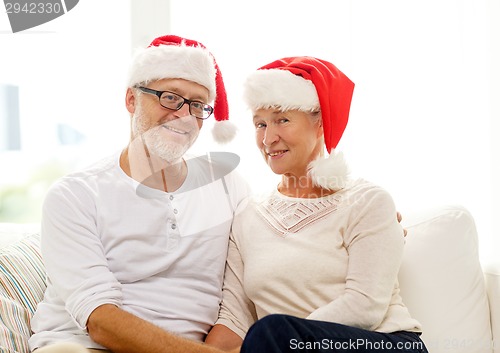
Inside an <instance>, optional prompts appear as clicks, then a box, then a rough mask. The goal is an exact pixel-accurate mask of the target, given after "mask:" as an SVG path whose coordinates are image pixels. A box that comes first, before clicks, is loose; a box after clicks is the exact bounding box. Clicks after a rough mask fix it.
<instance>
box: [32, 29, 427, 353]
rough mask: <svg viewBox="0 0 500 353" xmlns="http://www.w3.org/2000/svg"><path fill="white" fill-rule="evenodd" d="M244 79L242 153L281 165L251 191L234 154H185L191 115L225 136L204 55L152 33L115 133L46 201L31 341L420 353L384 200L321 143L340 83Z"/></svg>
mask: <svg viewBox="0 0 500 353" xmlns="http://www.w3.org/2000/svg"><path fill="white" fill-rule="evenodd" d="M244 88H245V90H244V92H245V93H244V99H245V102H246V104H247V105H248V107H249V108H250V110H251V113H252V114H251V115H252V116H249V117H248V119H252V120H253V127H254V129H255V143H256V145H257V148H258V149H259V151H260V153H261V154H262V157H263V158H264V160H265V161H266V163H267V165H268V167H269V168H271V170H272V171H273V172H274V173H276V174H279V175H281V176H282V178H281V181H280V182H279V184H278V185H270V192H269V193H268V194H266V195H265V196H263V195H259V196H257V195H251V192H250V190H249V187H248V186H247V184H246V183H245V181H244V180H243V179H242V178H241V177H240V176H239V175H238V171H237V169H236V168H234V167H235V166H236V164H237V162H235V160H237V159H235V158H234V155H233V156H231V155H230V154H229V153H228V154H224V153H222V154H207V156H205V157H206V158H205V157H204V158H201V157H198V158H187V157H186V155H185V153H186V151H187V149H188V148H189V147H191V145H192V144H193V143H194V141H195V140H196V138H197V136H198V133H199V131H200V129H201V128H202V125H203V122H204V120H205V119H208V118H211V117H213V118H215V120H216V122H215V125H214V130H213V133H214V137H215V139H216V140H217V141H219V142H225V141H228V140H230V139H231V138H232V136H233V135H234V132H235V129H234V126H233V125H232V123H231V122H229V120H228V103H227V97H226V92H225V88H224V82H223V79H222V75H221V70H220V69H219V67H218V65H217V63H216V61H215V59H214V57H213V56H212V54H211V53H210V52H209V50H208V49H207V48H205V46H204V45H203V44H201V43H199V42H197V41H194V40H190V39H186V38H181V37H178V36H174V35H166V36H162V37H159V38H156V39H154V40H153V41H152V43H151V44H150V45H149V46H148V47H147V48H143V49H141V50H139V51H138V52H137V53H136V55H135V56H134V57H133V59H132V63H131V66H130V72H129V75H128V88H127V91H126V95H125V105H126V108H127V110H128V112H129V113H130V126H131V134H130V142H129V143H128V145H127V146H126V147H125V148H124V149H123V150H121V151H119V152H117V153H116V154H115V155H112V156H110V157H109V158H107V159H105V160H102V161H100V162H98V163H96V164H94V165H93V166H91V167H89V168H87V169H85V170H82V171H79V172H75V173H72V174H70V175H67V176H65V177H63V178H61V179H60V180H59V181H58V182H56V183H55V184H54V185H53V186H52V187H51V189H50V190H49V192H48V194H47V196H46V200H45V202H44V206H43V217H42V255H43V258H44V262H45V265H46V269H47V282H48V286H47V290H46V293H45V296H44V299H43V301H42V302H41V303H40V304H39V305H38V307H37V310H36V313H35V315H34V316H33V318H32V320H31V326H32V331H33V335H32V337H31V338H30V341H29V343H30V348H31V350H32V351H36V352H37V353H55V352H64V353H76V352H83V353H85V352H101V353H105V352H113V353H128V352H130V353H132V352H133V353H161V352H165V353H167V352H168V353H175V352H193V353H196V352H206V353H211V352H214V353H215V352H223V351H230V352H255V353H257V352H265V353H273V352H292V351H301V352H350V351H357V352H375V351H377V352H381V349H380V348H381V347H384V350H382V351H386V352H403V350H402V349H401V348H400V347H402V346H404V347H406V348H407V347H409V346H411V347H413V350H404V352H415V353H417V352H418V353H422V352H427V350H426V348H425V346H424V344H423V342H422V341H421V340H420V338H419V336H420V334H421V326H420V324H419V323H418V322H417V321H416V320H415V319H413V318H412V317H411V315H410V314H409V312H408V310H407V308H406V307H405V305H404V304H403V301H402V299H401V297H400V295H399V290H398V282H397V274H398V269H399V265H400V261H401V257H402V251H403V245H404V230H403V229H402V227H401V226H400V224H399V222H398V219H397V217H396V214H397V212H396V208H395V206H394V203H393V200H392V198H391V196H390V195H389V194H388V193H387V192H386V191H385V190H384V189H382V188H380V187H378V186H376V185H374V184H372V183H370V182H368V181H365V180H352V179H350V178H349V176H348V168H347V165H346V163H345V161H344V159H343V157H342V155H341V154H340V153H337V152H336V151H335V148H336V146H337V144H338V143H339V140H340V138H341V136H342V134H343V132H344V129H345V127H346V124H347V121H348V116H349V109H350V104H351V97H352V93H353V89H354V84H353V83H352V82H351V81H350V79H349V78H348V77H347V76H346V75H344V74H343V73H342V72H341V71H340V70H339V69H337V67H336V66H334V65H333V64H332V63H330V62H328V61H325V60H321V59H318V58H313V57H288V58H282V59H279V60H276V61H274V62H272V63H269V64H267V65H265V66H262V67H260V68H259V69H257V70H256V71H255V72H254V73H252V74H251V75H250V76H249V77H248V79H247V80H246V82H245V87H244ZM325 342H328V343H329V344H324V343H325ZM353 342H357V343H358V344H357V345H356V346H354V345H353ZM360 342H365V343H366V344H364V345H361V344H359V343H360ZM408 343H411V344H410V345H409V344H408ZM381 344H382V346H381Z"/></svg>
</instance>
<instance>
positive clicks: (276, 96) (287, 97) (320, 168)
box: [243, 56, 354, 190]
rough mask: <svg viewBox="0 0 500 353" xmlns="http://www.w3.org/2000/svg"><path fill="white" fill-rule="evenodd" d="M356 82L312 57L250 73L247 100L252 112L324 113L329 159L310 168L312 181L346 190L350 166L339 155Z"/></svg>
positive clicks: (275, 63) (292, 59)
mask: <svg viewBox="0 0 500 353" xmlns="http://www.w3.org/2000/svg"><path fill="white" fill-rule="evenodd" d="M353 91H354V83H353V82H352V81H351V80H350V79H349V78H348V77H347V76H346V75H345V74H344V73H343V72H341V71H340V70H339V69H338V68H337V67H336V66H335V65H333V64H332V63H330V62H328V61H325V60H321V59H318V58H314V57H309V56H298V57H287V58H282V59H279V60H276V61H273V62H271V63H269V64H267V65H264V66H262V67H260V68H259V69H257V71H255V72H254V73H252V74H250V75H249V76H248V78H247V80H246V82H245V85H244V94H243V97H244V100H245V102H246V103H247V105H248V106H249V108H250V109H252V110H254V111H255V110H257V109H261V108H272V107H277V108H279V109H281V110H283V111H286V110H301V111H306V112H312V111H316V110H318V109H320V110H321V116H322V122H323V131H324V141H325V147H326V150H327V152H328V153H329V156H328V157H327V158H324V157H319V158H318V159H316V160H314V161H312V162H311V163H310V165H309V175H310V176H311V178H312V180H313V182H314V183H315V184H316V185H318V186H321V187H323V188H326V189H330V190H339V189H342V188H343V187H345V183H346V181H347V180H348V176H349V167H348V166H347V163H346V161H345V159H344V157H343V155H342V154H341V153H336V152H335V148H336V147H337V145H338V143H339V141H340V138H341V137H342V134H343V133H344V130H345V127H346V126H347V121H348V118H349V110H350V106H351V100H352V94H353Z"/></svg>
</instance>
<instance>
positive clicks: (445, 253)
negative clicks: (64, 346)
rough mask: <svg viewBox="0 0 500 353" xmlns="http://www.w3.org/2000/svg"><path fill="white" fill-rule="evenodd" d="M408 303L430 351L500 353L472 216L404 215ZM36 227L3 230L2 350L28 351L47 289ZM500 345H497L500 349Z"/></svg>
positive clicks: (447, 211) (493, 289) (489, 268)
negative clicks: (33, 322) (31, 329)
mask: <svg viewBox="0 0 500 353" xmlns="http://www.w3.org/2000/svg"><path fill="white" fill-rule="evenodd" d="M404 226H405V228H406V229H407V230H408V235H407V238H406V246H405V255H404V259H403V263H402V266H401V270H400V278H399V279H400V284H401V293H402V296H403V299H404V300H405V302H406V304H407V305H408V307H409V309H410V311H411V313H412V314H413V315H414V316H415V317H416V318H417V319H418V320H420V322H421V323H422V325H423V327H424V334H423V336H422V338H423V340H424V341H425V342H426V344H427V346H428V349H429V352H430V353H493V352H494V353H500V347H495V346H494V342H495V339H496V340H497V341H498V340H500V263H499V264H488V265H485V264H481V262H480V261H479V257H478V247H477V242H478V239H477V233H476V227H475V224H474V220H473V218H472V216H471V215H470V213H469V212H468V211H467V210H466V209H465V208H463V207H460V206H443V207H439V208H434V209H429V210H426V211H423V212H416V213H414V214H405V215H404ZM37 232H38V229H37V226H36V225H29V226H26V225H16V224H0V352H2V353H14V352H16V353H26V352H27V338H28V337H29V320H30V317H31V315H32V314H33V311H34V309H35V307H36V303H37V302H38V301H39V300H40V299H41V298H42V295H43V290H44V288H45V277H44V270H43V263H42V259H41V256H40V253H39V241H40V239H39V236H38V233H37ZM498 345H500V343H497V346H498Z"/></svg>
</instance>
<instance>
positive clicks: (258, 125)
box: [255, 123, 266, 129]
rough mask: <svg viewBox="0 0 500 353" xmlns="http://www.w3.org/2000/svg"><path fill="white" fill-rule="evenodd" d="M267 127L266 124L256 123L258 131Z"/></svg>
mask: <svg viewBox="0 0 500 353" xmlns="http://www.w3.org/2000/svg"><path fill="white" fill-rule="evenodd" d="M265 126H266V124H264V123H256V124H255V128H256V129H262V128H263V127H265Z"/></svg>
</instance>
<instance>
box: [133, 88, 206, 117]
mask: <svg viewBox="0 0 500 353" xmlns="http://www.w3.org/2000/svg"><path fill="white" fill-rule="evenodd" d="M134 87H135V88H137V89H139V90H141V91H142V92H144V93H149V94H152V95H155V96H157V97H158V103H160V105H161V106H162V107H163V108H165V109H169V110H173V111H179V110H181V109H182V107H183V106H184V105H185V104H186V103H187V104H188V108H189V114H191V116H194V117H195V118H196V119H200V120H206V119H208V118H210V116H211V115H212V114H213V113H214V107H212V106H211V105H210V104H207V103H203V102H200V101H197V100H190V99H187V98H184V97H183V96H181V95H180V94H177V93H175V92H172V91H158V90H155V89H152V88H148V87H144V86H134ZM163 93H170V94H173V95H175V96H177V97H180V98H182V99H183V102H182V104H181V105H179V107H178V108H177V109H175V108H169V107H165V106H164V105H163V104H161V96H162V95H163ZM191 103H200V104H202V105H203V106H204V107H210V114H208V115H207V116H206V117H199V116H196V115H194V114H192V113H191Z"/></svg>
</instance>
